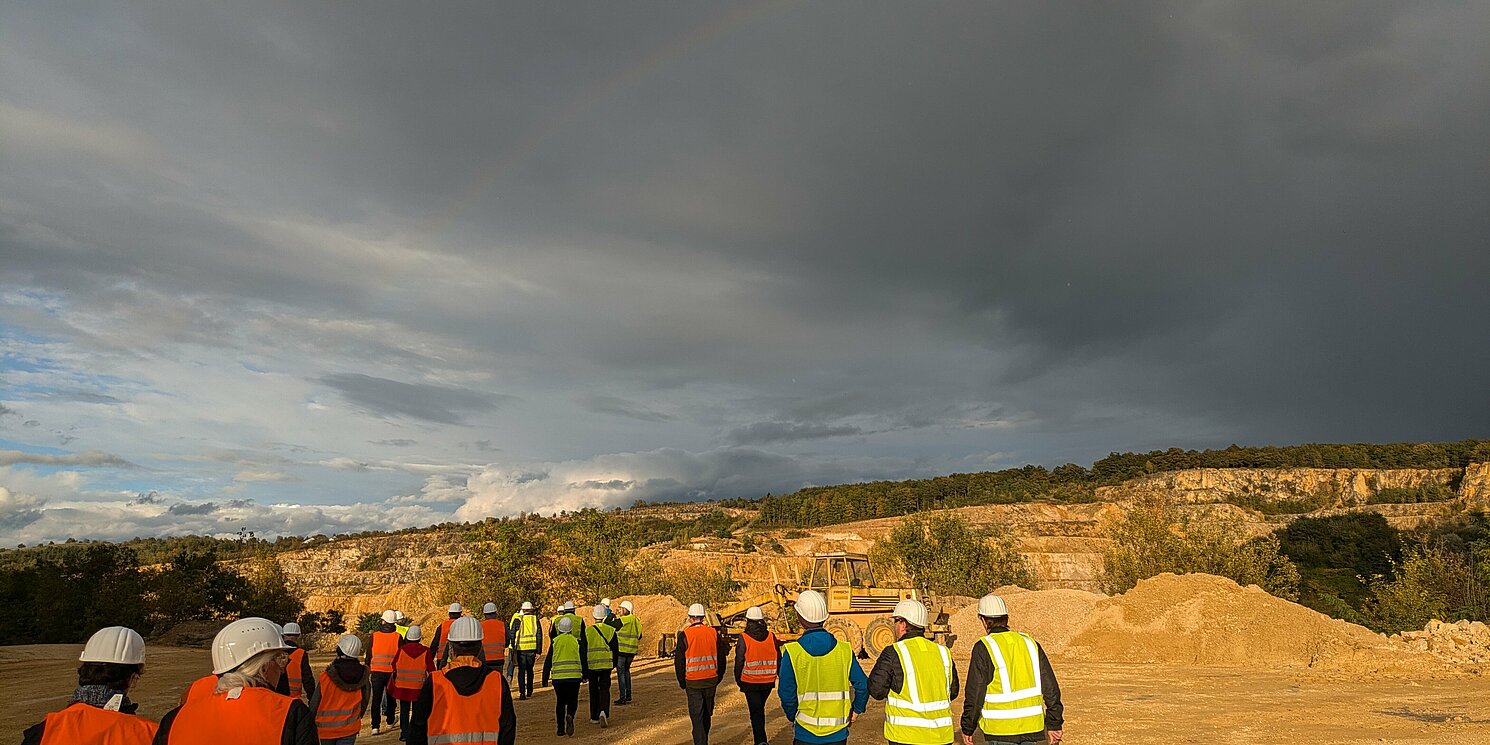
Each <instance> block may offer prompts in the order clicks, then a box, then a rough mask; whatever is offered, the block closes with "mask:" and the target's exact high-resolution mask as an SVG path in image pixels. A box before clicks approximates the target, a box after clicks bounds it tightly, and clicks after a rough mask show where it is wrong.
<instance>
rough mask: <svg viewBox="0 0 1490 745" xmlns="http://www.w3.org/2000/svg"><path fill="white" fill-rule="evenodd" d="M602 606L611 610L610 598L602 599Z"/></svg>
mask: <svg viewBox="0 0 1490 745" xmlns="http://www.w3.org/2000/svg"><path fill="white" fill-rule="evenodd" d="M600 604H601V605H603V606H605V607H607V608H609V607H610V598H601V599H600Z"/></svg>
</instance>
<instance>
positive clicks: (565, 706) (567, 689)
mask: <svg viewBox="0 0 1490 745" xmlns="http://www.w3.org/2000/svg"><path fill="white" fill-rule="evenodd" d="M553 683H554V719H557V720H558V722H559V729H563V728H564V720H565V719H566V718H568V717H572V716H574V715H575V714H576V713H577V712H579V683H580V681H579V679H578V678H575V679H573V680H556V681H554V682H553Z"/></svg>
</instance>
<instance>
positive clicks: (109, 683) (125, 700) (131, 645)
mask: <svg viewBox="0 0 1490 745" xmlns="http://www.w3.org/2000/svg"><path fill="white" fill-rule="evenodd" d="M78 660H79V661H81V662H82V663H83V664H81V665H79V666H78V687H77V688H76V689H75V690H73V692H72V700H71V701H69V702H68V705H67V707H66V708H64V709H63V710H61V711H57V712H53V713H51V714H48V715H47V718H46V719H44V720H42V722H41V723H39V724H36V725H34V726H32V727H31V728H30V729H27V730H26V731H25V732H24V733H23V734H22V735H21V745H116V744H117V745H146V744H147V743H149V742H151V741H152V740H153V739H154V738H155V731H156V727H157V725H156V724H155V722H152V721H150V720H148V719H144V718H142V717H137V716H135V710H136V709H138V708H139V704H135V703H133V702H131V701H130V700H129V689H131V688H133V687H134V686H135V682H136V681H138V680H139V679H140V675H141V674H143V673H144V672H145V640H144V639H142V638H140V635H139V634H138V633H135V631H134V630H133V629H127V628H125V627H123V626H110V627H108V628H105V629H99V630H98V631H96V632H94V634H93V636H92V637H89V639H88V644H87V645H85V646H84V647H83V654H81V655H79V657H78Z"/></svg>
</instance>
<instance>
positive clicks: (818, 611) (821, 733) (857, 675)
mask: <svg viewBox="0 0 1490 745" xmlns="http://www.w3.org/2000/svg"><path fill="white" fill-rule="evenodd" d="M796 609H797V618H798V619H800V620H801V621H802V628H803V632H802V636H801V637H800V638H798V639H797V640H796V641H794V642H792V643H790V644H787V645H786V646H785V647H783V648H782V650H781V664H780V665H778V666H777V676H778V677H777V689H776V692H777V695H779V696H780V697H781V711H782V713H784V714H786V718H787V719H789V720H791V721H792V723H793V725H794V726H795V731H794V733H793V737H794V738H795V739H796V741H797V742H801V743H807V744H808V745H824V744H825V743H839V742H846V741H847V740H848V726H849V725H850V724H852V723H853V722H854V721H855V720H857V719H858V718H859V715H860V714H863V713H864V708H865V707H866V706H868V704H869V679H868V678H866V677H864V670H863V669H861V668H860V667H859V661H858V660H855V659H854V649H853V647H852V646H850V645H849V643H848V642H845V641H839V639H838V638H837V637H835V636H833V635H832V634H831V633H829V632H828V631H827V630H825V629H824V628H823V624H824V623H825V622H827V620H828V601H827V599H826V598H824V597H823V596H822V593H820V592H817V591H816V590H804V591H802V594H801V595H798V596H797V603H796Z"/></svg>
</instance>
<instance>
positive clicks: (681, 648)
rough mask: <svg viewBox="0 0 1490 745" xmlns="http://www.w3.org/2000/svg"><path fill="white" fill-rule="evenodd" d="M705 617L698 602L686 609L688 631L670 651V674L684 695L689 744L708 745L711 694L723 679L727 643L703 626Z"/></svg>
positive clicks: (679, 637) (719, 634)
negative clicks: (691, 727) (691, 732)
mask: <svg viewBox="0 0 1490 745" xmlns="http://www.w3.org/2000/svg"><path fill="white" fill-rule="evenodd" d="M707 614H708V611H707V610H705V609H704V606H703V605H702V604H701V603H694V604H693V605H690V606H688V628H686V629H683V630H682V631H679V632H678V639H677V642H676V643H675V645H674V649H673V673H674V674H675V675H677V676H678V687H679V688H682V689H683V690H684V691H687V693H688V719H689V721H690V722H692V724H693V745H709V730H710V729H711V728H712V727H713V726H714V699H715V693H716V692H717V690H718V688H719V682H720V681H722V680H724V661H725V659H727V658H728V657H729V640H727V639H726V638H725V637H724V635H723V634H721V633H719V629H716V628H714V627H713V626H706V625H704V616H705V615H707Z"/></svg>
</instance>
